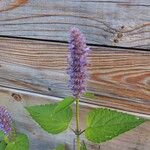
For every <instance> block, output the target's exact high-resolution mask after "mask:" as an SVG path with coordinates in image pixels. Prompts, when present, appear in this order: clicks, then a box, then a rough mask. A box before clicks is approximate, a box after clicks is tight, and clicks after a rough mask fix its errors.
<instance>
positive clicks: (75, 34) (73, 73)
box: [68, 27, 90, 98]
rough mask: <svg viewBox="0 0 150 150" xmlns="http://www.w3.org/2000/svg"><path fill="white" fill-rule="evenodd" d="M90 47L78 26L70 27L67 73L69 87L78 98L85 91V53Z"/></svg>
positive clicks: (86, 53)
mask: <svg viewBox="0 0 150 150" xmlns="http://www.w3.org/2000/svg"><path fill="white" fill-rule="evenodd" d="M89 51H90V48H89V47H87V45H86V40H85V37H84V35H83V34H82V33H81V32H80V30H79V29H78V28H75V27H73V28H71V30H70V36H69V56H68V63H69V67H68V74H69V76H70V79H69V88H70V89H71V91H72V94H73V96H74V97H75V98H80V97H81V95H82V94H83V93H85V91H86V80H87V65H88V61H87V55H88V54H89Z"/></svg>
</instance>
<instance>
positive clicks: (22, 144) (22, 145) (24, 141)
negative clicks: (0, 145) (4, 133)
mask: <svg viewBox="0 0 150 150" xmlns="http://www.w3.org/2000/svg"><path fill="white" fill-rule="evenodd" d="M20 149H21V150H29V141H28V137H27V136H26V135H25V134H18V135H17V137H16V140H15V141H14V142H9V143H8V145H7V147H6V149H5V150H20Z"/></svg>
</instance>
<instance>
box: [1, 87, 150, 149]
mask: <svg viewBox="0 0 150 150" xmlns="http://www.w3.org/2000/svg"><path fill="white" fill-rule="evenodd" d="M14 95H19V96H18V97H20V98H19V99H17V98H16V97H17V96H14ZM56 100H60V99H59V98H55V97H48V96H43V95H39V94H32V93H29V92H22V91H16V90H13V89H7V90H5V89H4V88H1V87H0V105H2V106H5V107H7V108H8V109H9V111H11V112H12V115H13V118H14V119H15V122H16V126H17V130H18V131H19V132H23V133H25V134H27V135H28V137H29V139H30V149H31V150H43V149H44V150H53V149H54V147H55V146H56V145H57V144H59V143H66V144H67V147H68V150H73V145H74V144H73V141H74V134H73V133H72V131H70V130H69V131H67V132H64V133H62V134H59V135H51V134H48V133H46V132H44V131H43V130H42V129H41V128H39V126H38V125H37V124H36V123H35V122H34V121H33V120H32V119H31V117H30V116H29V115H28V113H27V112H26V110H25V109H24V107H25V106H30V105H39V104H45V103H52V102H56ZM91 109H92V108H90V107H89V106H85V105H83V104H82V103H81V106H80V112H82V113H80V115H81V116H80V119H81V120H82V121H81V122H80V124H81V128H82V129H84V128H85V119H86V114H87V113H88V112H89V111H90V110H91ZM71 126H72V127H74V126H75V120H74V119H73V123H72V125H71ZM149 126H150V122H146V123H144V124H142V125H140V126H139V127H137V128H135V129H133V130H132V131H129V132H126V133H125V134H122V135H120V136H119V137H116V138H115V139H113V140H111V141H108V142H106V143H102V144H100V145H96V144H95V145H94V144H91V143H88V142H87V145H88V148H89V150H108V149H111V150H120V149H121V150H133V149H134V150H135V149H136V150H149V147H150V128H149Z"/></svg>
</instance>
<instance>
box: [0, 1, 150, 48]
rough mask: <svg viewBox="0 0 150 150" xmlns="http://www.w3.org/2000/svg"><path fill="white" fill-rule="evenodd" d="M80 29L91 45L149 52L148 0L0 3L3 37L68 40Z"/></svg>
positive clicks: (0, 31)
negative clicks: (70, 33) (71, 31)
mask: <svg viewBox="0 0 150 150" xmlns="http://www.w3.org/2000/svg"><path fill="white" fill-rule="evenodd" d="M71 26H77V27H79V28H81V29H82V31H83V32H84V33H85V34H86V36H87V40H88V42H89V43H96V44H104V45H112V46H113V45H116V46H123V47H138V48H146V49H149V48H150V1H149V0H134V1H133V0H132V1H131V0H126V1H125V0H118V1H114V0H112V1H105V0H94V1H93V0H63V1H62V0H57V1H54V0H51V1H50V0H0V35H10V36H19V37H20V36H21V37H30V38H39V39H50V40H60V41H64V40H65V41H66V40H67V31H68V29H69V28H70V27H71Z"/></svg>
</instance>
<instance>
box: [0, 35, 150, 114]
mask: <svg viewBox="0 0 150 150" xmlns="http://www.w3.org/2000/svg"><path fill="white" fill-rule="evenodd" d="M92 50H93V51H92V53H91V55H90V56H89V60H90V61H91V63H90V66H89V74H90V79H89V81H88V90H89V91H92V92H93V93H94V94H95V97H96V98H95V99H93V100H90V99H87V98H83V99H82V100H83V101H84V102H88V103H92V104H96V105H101V106H107V107H111V108H117V109H121V110H126V111H131V112H132V111H133V112H137V113H143V114H147V115H150V52H148V51H136V50H126V49H113V48H104V47H92ZM66 57H67V45H66V44H58V43H51V42H41V41H32V40H19V39H9V38H0V85H1V86H6V87H11V88H17V89H23V90H27V91H32V92H38V93H42V94H46V95H53V96H56V97H64V96H67V95H69V94H70V91H69V89H68V87H67V80H68V76H67V75H66V68H67V59H66Z"/></svg>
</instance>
